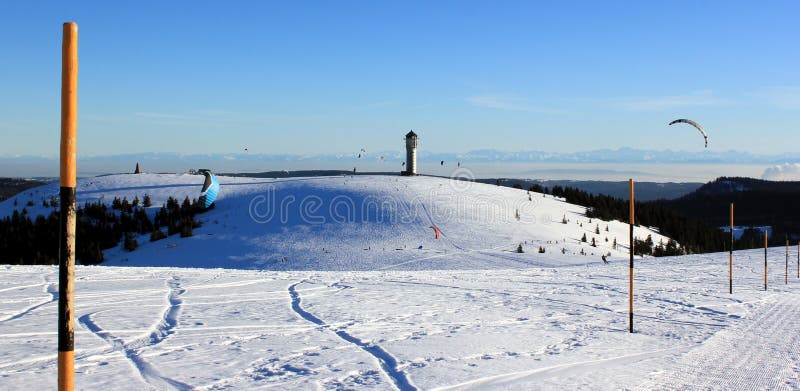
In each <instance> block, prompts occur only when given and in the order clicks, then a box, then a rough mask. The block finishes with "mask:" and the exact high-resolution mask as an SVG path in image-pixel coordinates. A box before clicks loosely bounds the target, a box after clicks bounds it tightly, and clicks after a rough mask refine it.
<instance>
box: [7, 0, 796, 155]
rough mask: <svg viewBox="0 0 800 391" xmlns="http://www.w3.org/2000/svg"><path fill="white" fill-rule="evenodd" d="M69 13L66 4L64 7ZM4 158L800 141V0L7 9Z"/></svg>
mask: <svg viewBox="0 0 800 391" xmlns="http://www.w3.org/2000/svg"><path fill="white" fill-rule="evenodd" d="M67 3H68V4H67ZM0 14H3V15H4V18H3V19H4V23H2V24H0V47H2V48H3V49H2V50H3V55H2V57H0V86H1V87H0V135H2V137H3V139H4V142H3V143H0V154H4V155H15V154H22V155H46V156H56V155H57V153H58V132H59V131H58V129H59V110H60V107H59V104H60V101H59V94H60V92H59V88H60V44H61V42H60V41H61V24H62V23H63V22H65V21H76V22H77V23H78V25H79V31H80V38H79V51H80V80H79V108H80V113H79V114H80V115H79V121H80V122H79V154H86V155H106V154H119V153H134V152H168V151H171V152H181V153H214V152H218V153H231V152H240V151H242V150H243V149H244V148H245V147H246V148H248V149H249V151H251V153H267V154H273V153H292V154H317V153H325V152H335V153H348V152H354V151H358V150H359V149H360V148H362V147H366V148H369V149H371V150H398V149H401V148H403V144H402V141H401V138H402V135H403V134H404V133H405V132H406V131H407V130H408V129H412V128H413V129H414V130H415V131H417V132H418V133H419V134H420V136H421V138H422V144H421V145H422V147H423V148H425V149H428V150H432V151H447V152H461V151H467V150H471V149H482V148H494V149H502V150H547V151H554V152H571V151H580V150H590V149H598V148H619V147H626V146H627V147H635V148H645V149H668V148H669V149H676V150H687V151H698V150H701V149H702V138H700V136H699V135H698V134H696V133H694V130H693V129H690V128H688V127H686V128H676V127H675V126H673V127H671V128H669V127H667V126H666V124H667V123H668V122H669V121H670V120H672V119H675V118H681V117H685V118H692V119H695V120H697V121H698V122H701V123H702V124H704V126H705V127H706V128H707V129H708V131H709V133H710V138H711V141H710V145H709V148H713V149H715V150H728V149H737V150H746V151H750V152H753V153H766V154H771V153H782V152H790V151H795V150H796V146H797V145H800V131H798V130H800V50H798V46H797V43H798V42H800V24H798V23H797V16H798V15H800V2H797V1H787V2H780V1H769V2H735V1H702V2H698V1H686V2H682V1H670V2H649V1H648V2H632V1H625V2H614V1H602V2H599V1H575V2H535V1H522V2H488V1H487V2H467V1H455V2H444V1H437V2H407V1H403V2H399V1H398V2H382V1H378V2H376V1H373V2H299V1H298V2H266V1H264V2H261V1H253V2H196V1H195V2H166V1H158V2H146V1H136V2H126V3H123V2H53V3H48V2H22V1H18V2H4V3H2V4H0Z"/></svg>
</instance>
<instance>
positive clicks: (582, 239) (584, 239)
mask: <svg viewBox="0 0 800 391" xmlns="http://www.w3.org/2000/svg"><path fill="white" fill-rule="evenodd" d="M581 242H584V243H586V234H583V237H581Z"/></svg>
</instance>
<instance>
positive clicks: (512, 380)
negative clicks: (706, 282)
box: [433, 348, 679, 391]
mask: <svg viewBox="0 0 800 391" xmlns="http://www.w3.org/2000/svg"><path fill="white" fill-rule="evenodd" d="M676 349H679V348H673V349H663V350H657V351H652V352H642V353H636V354H628V355H623V356H618V357H611V358H604V359H599V360H591V361H583V362H572V363H567V364H561V365H554V366H551V367H545V368H537V369H531V370H528V371H519V372H511V373H506V374H502V375H495V376H487V377H483V378H478V379H475V380H470V381H467V382H464V383H460V384H456V385H452V386H445V387H437V388H434V389H433V390H434V391H452V390H470V389H476V388H489V387H493V388H501V387H503V386H509V385H514V384H517V383H520V382H526V383H527V382H532V381H536V380H537V379H540V378H549V377H553V376H558V375H559V374H562V373H571V372H575V371H597V370H603V369H604V368H613V367H615V366H619V365H627V364H631V363H635V362H639V361H644V360H652V359H654V358H656V357H658V356H661V355H664V354H667V353H669V352H671V351H674V350H676Z"/></svg>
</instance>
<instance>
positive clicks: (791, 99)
mask: <svg viewBox="0 0 800 391" xmlns="http://www.w3.org/2000/svg"><path fill="white" fill-rule="evenodd" d="M754 95H755V96H756V98H758V99H761V100H763V101H766V102H767V103H769V104H770V105H773V106H775V107H777V108H779V109H784V110H800V86H785V87H769V88H762V89H760V90H758V91H756V92H755V94H754Z"/></svg>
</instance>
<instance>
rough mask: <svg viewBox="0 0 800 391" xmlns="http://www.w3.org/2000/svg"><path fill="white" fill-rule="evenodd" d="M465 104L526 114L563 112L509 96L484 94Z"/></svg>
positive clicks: (470, 98) (469, 99)
mask: <svg viewBox="0 0 800 391" xmlns="http://www.w3.org/2000/svg"><path fill="white" fill-rule="evenodd" d="M467 102H469V103H470V104H472V105H473V106H477V107H485V108H490V109H500V110H512V111H524V112H528V113H544V114H557V113H563V112H564V111H563V110H559V109H553V108H549V107H538V106H532V105H530V104H528V103H527V102H525V101H524V100H523V99H521V98H519V97H516V96H510V95H496V94H484V95H475V96H471V97H469V98H467Z"/></svg>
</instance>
